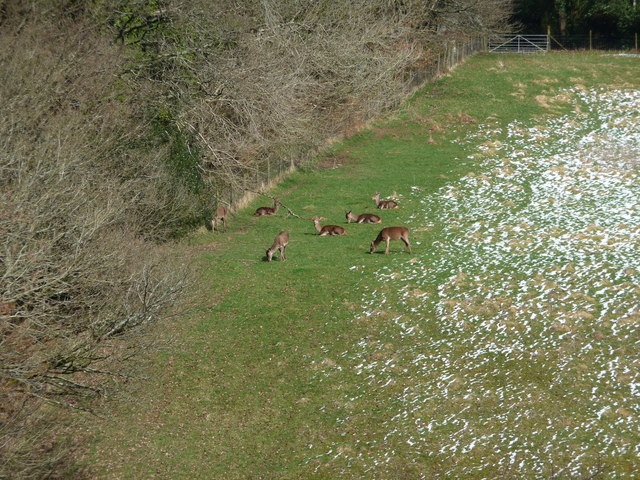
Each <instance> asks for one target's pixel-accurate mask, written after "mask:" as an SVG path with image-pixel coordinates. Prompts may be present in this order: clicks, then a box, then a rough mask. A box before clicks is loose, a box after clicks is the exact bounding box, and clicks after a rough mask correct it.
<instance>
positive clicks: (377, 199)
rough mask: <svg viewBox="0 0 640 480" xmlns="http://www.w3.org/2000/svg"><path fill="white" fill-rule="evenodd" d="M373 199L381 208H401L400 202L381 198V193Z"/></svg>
mask: <svg viewBox="0 0 640 480" xmlns="http://www.w3.org/2000/svg"><path fill="white" fill-rule="evenodd" d="M371 200H373V201H374V202H376V207H378V208H380V209H392V208H400V207H398V204H397V203H396V202H395V201H393V200H380V194H379V193H376V194H375V195H374V196H373V197H371Z"/></svg>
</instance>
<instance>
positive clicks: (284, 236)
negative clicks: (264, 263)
mask: <svg viewBox="0 0 640 480" xmlns="http://www.w3.org/2000/svg"><path fill="white" fill-rule="evenodd" d="M288 244H289V232H280V233H279V234H278V235H276V238H275V239H274V240H273V245H271V247H270V248H267V259H268V261H269V262H270V261H271V260H272V259H273V254H274V253H275V252H276V251H278V250H280V260H286V259H287V257H286V255H285V254H284V251H285V249H286V248H287V245H288Z"/></svg>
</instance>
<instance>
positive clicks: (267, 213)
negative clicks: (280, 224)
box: [255, 198, 282, 217]
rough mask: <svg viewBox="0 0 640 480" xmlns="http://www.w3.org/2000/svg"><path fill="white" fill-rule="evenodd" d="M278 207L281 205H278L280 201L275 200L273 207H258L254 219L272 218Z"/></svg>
mask: <svg viewBox="0 0 640 480" xmlns="http://www.w3.org/2000/svg"><path fill="white" fill-rule="evenodd" d="M280 205H282V204H281V203H280V200H278V199H277V198H275V199H274V200H273V207H260V208H258V209H257V210H256V213H255V216H256V217H272V216H274V215H275V214H276V213H278V209H279V208H280Z"/></svg>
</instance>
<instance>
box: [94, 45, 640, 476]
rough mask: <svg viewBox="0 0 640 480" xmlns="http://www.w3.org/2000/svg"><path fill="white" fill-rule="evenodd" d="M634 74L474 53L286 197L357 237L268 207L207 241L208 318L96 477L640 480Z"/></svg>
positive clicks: (174, 335)
mask: <svg viewBox="0 0 640 480" xmlns="http://www.w3.org/2000/svg"><path fill="white" fill-rule="evenodd" d="M638 62H639V59H638V58H634V57H619V56H606V55H588V54H581V55H569V54H565V55H545V56H530V57H526V56H488V55H486V56H477V57H474V58H472V59H470V60H469V61H468V62H467V63H466V64H465V65H463V66H461V67H459V68H458V69H457V70H456V71H455V72H454V73H453V74H452V75H451V76H450V77H447V78H444V79H442V80H440V81H439V82H437V83H435V84H433V85H428V86H426V87H425V88H424V89H423V90H422V91H420V92H419V93H418V94H416V95H415V96H414V97H413V98H412V99H411V100H410V101H409V102H408V103H407V104H406V106H405V107H404V108H403V109H402V110H401V111H400V112H399V113H398V114H397V115H396V116H395V117H393V118H390V119H388V120H385V121H380V122H378V123H376V124H374V125H372V126H371V128H369V129H368V130H366V131H363V132H361V133H359V134H358V135H356V136H354V137H352V138H350V139H348V140H346V141H344V142H342V143H341V144H340V145H337V146H336V147H335V148H334V150H333V151H332V152H330V153H329V154H327V156H326V158H323V159H322V161H321V162H320V165H324V166H327V167H329V168H326V169H323V168H317V169H310V170H308V171H301V172H298V173H296V174H294V175H292V176H291V177H290V178H289V179H287V180H286V181H285V182H283V183H282V184H281V185H279V186H278V187H277V188H276V189H275V190H274V191H273V192H272V193H273V195H275V196H277V197H278V198H280V199H281V200H282V202H283V203H284V204H285V205H286V206H287V207H289V208H290V209H291V210H292V211H293V212H295V213H297V214H298V215H300V216H303V217H311V216H323V217H325V218H326V219H327V221H326V222H325V223H335V224H340V225H343V226H344V227H345V228H346V229H347V232H348V235H346V236H343V237H319V236H317V235H316V234H315V231H314V229H313V225H312V223H311V222H310V221H307V220H303V219H300V218H297V217H294V216H290V215H287V213H286V212H284V211H282V210H281V211H280V212H279V213H278V215H277V216H275V217H270V218H256V217H253V216H252V213H253V210H254V209H255V208H256V207H257V206H259V203H258V202H256V203H254V204H253V205H252V206H250V207H249V208H247V209H246V210H242V211H240V212H237V213H236V214H235V215H234V216H233V217H232V218H231V225H232V227H231V231H230V232H228V233H227V234H221V233H215V234H214V233H207V234H202V235H199V236H196V237H194V238H192V239H191V240H190V242H189V245H187V246H186V247H185V248H186V249H187V251H188V252H189V254H190V255H192V256H194V257H196V258H198V260H199V264H200V266H201V269H202V277H201V282H202V288H201V289H200V290H199V298H198V300H197V301H196V303H195V304H194V311H193V313H192V314H190V315H188V316H185V317H181V318H179V319H177V320H175V321H173V322H171V323H170V324H167V326H166V330H165V331H164V333H163V336H165V337H167V338H170V339H172V340H173V344H171V346H170V347H168V348H166V349H164V350H162V351H159V352H158V353H157V354H153V355H150V356H149V358H148V361H147V363H146V364H145V370H146V375H147V376H148V378H149V380H148V381H146V382H142V383H139V384H138V385H137V387H136V388H135V389H132V391H130V395H131V397H130V398H131V400H130V401H128V402H123V403H122V404H121V405H120V406H119V407H118V408H117V410H116V411H114V412H112V413H110V414H108V415H107V416H108V418H107V420H105V421H99V422H96V423H94V424H93V425H92V426H91V428H90V429H89V430H88V431H87V432H86V435H87V436H89V437H90V438H92V442H94V444H95V445H96V447H95V451H94V452H93V453H92V454H91V455H90V457H88V458H90V463H91V464H95V465H96V467H95V468H96V475H97V476H98V477H100V478H150V477H154V478H177V477H179V478H202V476H203V475H205V476H206V477H207V478H225V479H230V478H252V477H255V478H292V479H293V478H336V477H340V478H486V477H491V478H513V477H519V478H522V477H524V478H550V477H554V476H555V477H560V478H633V472H634V471H636V470H637V468H638V465H639V460H638V452H637V450H636V449H635V445H637V444H638V443H639V440H640V439H639V438H638V433H637V432H638V429H637V423H636V422H637V414H638V412H637V402H636V400H637V384H638V373H637V372H638V371H640V370H639V369H638V356H637V333H638V330H637V329H638V306H639V305H638V284H639V280H640V279H639V277H638V275H639V273H638V270H637V265H638V258H637V252H638V251H640V250H639V249H638V242H639V237H638V233H639V231H638V228H637V225H638V223H639V222H638V220H639V219H640V218H639V215H640V210H639V205H638V198H640V196H638V185H639V182H638V176H637V175H638V174H637V161H638V131H639V128H638V116H637V112H638V109H637V108H636V107H637V101H638V91H639V89H640V85H639V84H638V79H637V75H636V72H637V68H638ZM612 152H615V155H613V154H612ZM334 167H335V168H334ZM378 191H379V192H381V194H382V197H383V198H387V197H391V196H393V197H394V198H396V199H397V201H398V203H399V204H400V207H401V208H400V209H399V210H388V211H376V210H375V208H374V204H373V201H372V200H370V198H371V196H372V195H373V194H374V193H375V192H378ZM269 203H270V201H269ZM347 210H353V211H354V212H356V213H363V212H369V213H378V214H380V216H381V217H382V218H383V225H382V226H391V225H407V226H409V227H410V228H411V230H412V236H411V241H412V247H413V254H412V255H409V254H408V253H404V252H403V251H402V248H401V247H402V245H401V244H399V243H396V244H395V245H394V244H393V243H392V246H391V253H390V255H388V256H385V255H384V254H375V255H369V254H368V250H369V243H370V242H371V241H372V240H373V239H374V238H375V236H376V234H377V232H378V231H379V228H380V227H381V226H377V225H375V226H374V225H357V224H349V225H347V224H346V222H345V220H344V213H345V211H347ZM281 230H287V231H289V232H290V234H291V243H290V246H289V248H288V250H287V257H288V260H287V261H286V262H278V261H276V262H271V263H268V262H265V261H264V258H263V257H264V250H265V249H266V248H267V247H268V246H269V245H270V244H271V241H272V240H273V237H274V236H275V235H276V234H277V233H278V232H279V231H281ZM112 407H113V406H112V405H109V408H112ZM203 472H206V473H203Z"/></svg>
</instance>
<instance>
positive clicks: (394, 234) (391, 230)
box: [369, 227, 411, 255]
mask: <svg viewBox="0 0 640 480" xmlns="http://www.w3.org/2000/svg"><path fill="white" fill-rule="evenodd" d="M383 240H384V241H385V242H387V249H386V250H385V252H384V254H385V255H389V242H390V241H391V240H402V241H403V242H404V244H405V246H406V247H407V248H408V249H409V253H411V244H410V243H409V229H408V228H407V227H387V228H383V229H382V230H380V233H379V234H378V236H377V237H376V239H375V240H374V241H373V242H371V249H370V250H369V253H374V252H375V251H376V248H378V245H379V244H380V242H382V241H383Z"/></svg>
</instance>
